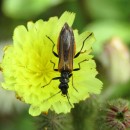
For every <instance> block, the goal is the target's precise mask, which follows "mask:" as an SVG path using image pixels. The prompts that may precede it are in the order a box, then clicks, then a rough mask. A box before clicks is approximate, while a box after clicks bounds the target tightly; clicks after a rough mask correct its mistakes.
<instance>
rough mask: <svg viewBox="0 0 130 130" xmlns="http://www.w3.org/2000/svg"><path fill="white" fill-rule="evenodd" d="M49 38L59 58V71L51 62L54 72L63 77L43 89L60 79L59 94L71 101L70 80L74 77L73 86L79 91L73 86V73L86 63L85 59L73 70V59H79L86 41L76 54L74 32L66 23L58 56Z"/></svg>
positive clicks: (55, 78) (58, 48)
mask: <svg viewBox="0 0 130 130" xmlns="http://www.w3.org/2000/svg"><path fill="white" fill-rule="evenodd" d="M91 35H92V33H90V34H89V35H88V36H87V38H86V39H88V38H89V37H90V36H91ZM47 38H48V39H49V40H50V41H51V43H52V44H53V47H52V52H53V54H54V55H55V56H56V57H58V58H59V63H58V69H55V63H54V62H52V61H50V62H51V63H52V64H53V69H54V71H59V72H60V73H61V76H60V77H54V78H52V79H51V80H50V82H49V83H48V84H46V85H44V86H43V87H45V86H47V85H49V84H50V83H51V81H52V80H58V79H59V81H60V84H59V89H60V91H59V92H58V93H60V92H62V95H63V96H66V97H67V99H68V101H69V97H68V88H69V85H68V83H69V78H70V77H72V86H73V88H74V89H75V90H76V91H77V89H76V88H75V87H74V84H73V73H72V72H73V71H78V70H80V64H81V63H82V62H84V61H86V59H85V60H83V61H81V62H79V63H78V65H79V68H75V69H73V59H74V58H77V57H78V56H79V55H80V54H81V52H82V49H83V47H84V44H85V41H86V39H85V40H84V41H83V44H82V47H81V49H80V51H79V52H78V53H76V44H75V39H74V33H73V30H72V28H71V27H69V25H68V24H67V23H65V24H64V26H63V27H62V29H61V31H60V34H59V38H58V44H57V52H58V54H57V53H56V52H54V47H55V43H54V42H53V41H52V39H51V38H50V37H48V36H47ZM77 92H78V91H77ZM58 93H56V94H58ZM56 94H55V95H56ZM55 95H53V96H55ZM53 96H51V97H50V98H52V97H53ZM69 104H71V103H70V101H69Z"/></svg>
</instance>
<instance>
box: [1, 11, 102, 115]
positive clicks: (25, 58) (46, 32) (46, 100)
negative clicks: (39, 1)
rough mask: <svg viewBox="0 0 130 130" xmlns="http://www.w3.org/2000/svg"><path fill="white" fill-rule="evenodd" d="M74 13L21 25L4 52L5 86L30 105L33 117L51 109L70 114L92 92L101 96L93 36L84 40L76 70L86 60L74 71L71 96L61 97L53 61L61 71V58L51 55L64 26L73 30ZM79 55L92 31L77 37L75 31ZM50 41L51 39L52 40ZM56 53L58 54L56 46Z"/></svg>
mask: <svg viewBox="0 0 130 130" xmlns="http://www.w3.org/2000/svg"><path fill="white" fill-rule="evenodd" d="M74 17H75V14H74V13H69V12H65V13H63V14H62V16H61V17H60V18H59V19H58V18H57V17H52V18H50V19H49V20H48V21H43V20H38V21H37V22H36V23H33V22H28V24H27V28H26V27H24V26H22V25H21V26H18V27H17V28H16V29H15V31H14V36H13V45H11V46H8V47H6V48H5V49H4V57H3V61H2V63H1V68H2V71H3V76H4V82H3V83H2V85H3V87H4V88H5V89H8V90H13V91H15V92H16V97H17V98H18V99H20V100H21V101H24V102H25V103H27V104H30V105H31V106H30V109H29V113H30V114H31V115H33V116H37V115H39V114H40V113H41V112H47V111H48V110H49V109H50V110H52V111H55V112H56V113H68V112H70V110H71V108H72V107H74V103H78V102H79V101H80V100H85V99H86V98H88V97H89V93H94V94H99V93H100V91H101V87H102V83H101V81H100V80H98V79H97V78H96V77H95V76H96V75H97V71H96V65H95V61H94V60H93V59H92V57H93V56H92V55H90V54H89V53H90V52H91V46H92V43H93V42H94V41H95V38H94V36H93V34H92V35H91V36H90V37H89V38H88V39H87V40H86V41H85V44H84V47H83V49H82V52H83V53H81V54H80V55H79V56H78V57H77V58H75V59H74V65H73V68H78V67H79V66H78V63H79V62H81V61H83V60H85V59H86V61H85V62H83V63H82V64H81V65H80V67H81V69H80V70H79V71H75V72H73V83H74V86H75V88H76V90H77V91H76V90H75V89H74V87H73V86H72V77H71V78H70V81H69V88H68V95H69V96H68V97H69V101H70V102H71V105H70V103H69V102H68V100H67V97H64V96H62V95H61V94H60V93H58V92H59V90H60V89H59V88H58V86H59V83H60V82H59V80H53V81H52V82H51V83H50V84H49V85H47V86H46V84H48V83H49V82H50V80H51V79H53V78H54V77H60V73H59V72H56V71H54V69H53V67H54V64H52V63H51V62H50V61H52V62H54V63H55V68H56V67H57V68H58V60H59V59H58V58H57V57H55V55H54V54H53V52H52V48H53V44H52V42H51V40H52V41H53V42H54V43H55V44H57V40H58V37H59V33H60V31H61V29H62V27H63V25H64V24H65V23H67V24H68V25H69V26H70V27H71V25H72V23H73V21H74ZM73 32H74V38H75V42H76V52H79V51H80V49H81V47H82V44H83V41H84V40H85V39H86V37H88V36H89V35H90V33H91V32H84V33H82V34H80V35H79V34H78V31H77V30H74V31H73ZM48 37H49V38H50V39H51V40H50V39H49V38H48ZM54 51H55V52H57V48H56V45H55V47H54Z"/></svg>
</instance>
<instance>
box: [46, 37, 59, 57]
mask: <svg viewBox="0 0 130 130" xmlns="http://www.w3.org/2000/svg"><path fill="white" fill-rule="evenodd" d="M46 37H47V38H48V39H49V40H50V41H51V43H52V44H53V47H52V52H53V54H54V55H55V56H56V57H59V56H58V54H57V53H56V52H54V47H55V43H54V42H53V41H52V39H51V38H50V37H48V36H46Z"/></svg>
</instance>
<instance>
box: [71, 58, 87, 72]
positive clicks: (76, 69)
mask: <svg viewBox="0 0 130 130" xmlns="http://www.w3.org/2000/svg"><path fill="white" fill-rule="evenodd" d="M84 61H87V59H85V60H83V61H80V62H79V63H78V65H79V68H75V69H73V71H78V70H80V69H81V67H80V64H81V63H82V62H84Z"/></svg>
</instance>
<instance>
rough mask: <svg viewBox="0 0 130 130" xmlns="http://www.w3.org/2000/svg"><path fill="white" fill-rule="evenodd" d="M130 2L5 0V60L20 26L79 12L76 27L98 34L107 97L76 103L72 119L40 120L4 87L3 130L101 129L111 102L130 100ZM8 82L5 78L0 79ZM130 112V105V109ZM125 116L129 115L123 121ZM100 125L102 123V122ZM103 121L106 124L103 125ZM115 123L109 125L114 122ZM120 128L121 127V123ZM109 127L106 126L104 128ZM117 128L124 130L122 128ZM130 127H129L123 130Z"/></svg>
mask: <svg viewBox="0 0 130 130" xmlns="http://www.w3.org/2000/svg"><path fill="white" fill-rule="evenodd" d="M129 8H130V1H129V0H113V1H109V0H3V1H0V49H1V50H0V58H2V48H3V46H4V45H5V44H9V43H11V42H12V34H13V30H14V28H15V27H16V26H17V25H19V24H24V25H26V23H27V22H28V21H36V20H38V19H44V20H48V18H49V17H52V16H60V15H61V14H62V13H63V12H64V11H66V10H67V11H72V12H75V13H76V20H75V23H74V25H73V28H74V29H75V28H77V29H78V30H79V32H80V33H81V32H83V31H84V30H88V31H92V32H94V34H95V37H96V39H97V41H96V42H95V44H94V46H93V54H94V55H95V60H96V63H97V69H98V71H99V75H98V77H99V78H100V79H101V80H102V81H103V83H104V87H103V90H102V93H101V95H99V96H95V95H91V97H90V98H89V99H87V100H86V101H84V102H81V103H79V104H76V105H75V108H74V109H73V110H72V112H71V113H70V114H68V115H62V114H61V115H56V114H55V113H53V112H49V114H48V116H47V115H46V114H43V115H42V116H41V117H38V118H37V119H35V118H33V117H31V116H30V115H29V114H28V106H25V105H24V104H22V103H21V102H19V101H18V100H16V99H15V98H14V94H13V93H12V92H5V91H4V90H2V89H0V129H1V130H23V129H25V130H37V129H42V130H60V129H63V130H95V129H99V130H100V129H101V128H102V126H104V123H106V122H105V121H104V120H102V117H103V116H106V115H104V112H102V111H100V110H101V108H103V109H106V110H108V108H107V105H106V103H107V102H108V101H111V100H116V99H118V98H122V99H126V100H127V102H128V103H129V101H130V9H129ZM0 78H1V80H2V76H0ZM128 109H129V105H128ZM122 118H123V117H122ZM98 122H99V123H98ZM100 122H102V124H103V125H102V124H100ZM108 124H109V123H108ZM116 125H117V124H116ZM105 129H106V130H107V129H108V128H107V127H104V130H105ZM113 129H115V130H119V128H118V127H114V128H113ZM125 129H128V130H129V128H127V127H125V128H122V129H121V130H125Z"/></svg>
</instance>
